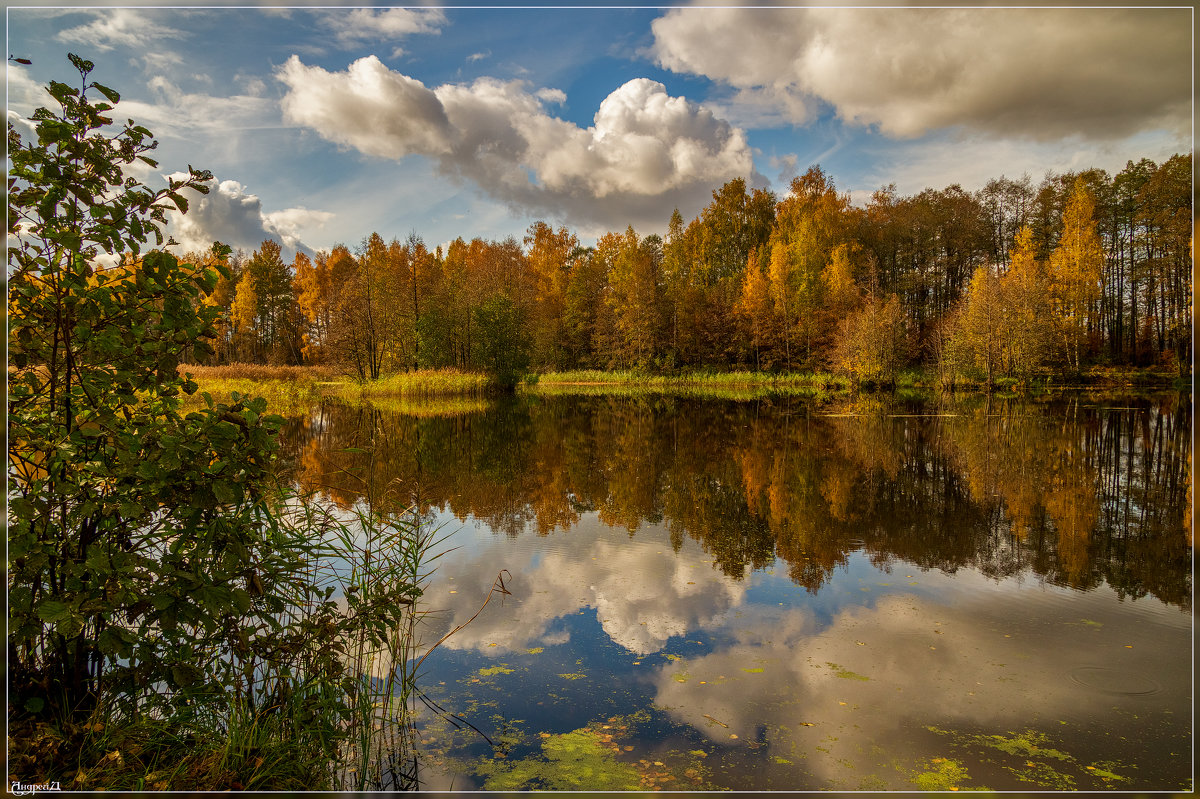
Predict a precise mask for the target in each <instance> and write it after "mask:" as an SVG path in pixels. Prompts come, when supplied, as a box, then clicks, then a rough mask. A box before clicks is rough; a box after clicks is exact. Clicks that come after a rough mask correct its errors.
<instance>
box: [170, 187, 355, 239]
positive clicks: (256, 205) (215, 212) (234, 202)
mask: <svg viewBox="0 0 1200 799" xmlns="http://www.w3.org/2000/svg"><path fill="white" fill-rule="evenodd" d="M172 177H175V178H180V177H183V176H182V175H180V174H175V175H173V176H172ZM187 199H188V205H189V207H188V212H187V214H179V213H178V212H172V213H171V214H169V215H168V219H169V221H170V225H169V226H168V232H169V233H170V234H171V236H173V237H174V238H175V240H176V241H177V242H179V245H180V251H181V252H207V251H208V249H209V248H210V247H211V246H212V243H213V242H214V241H220V242H222V243H224V244H228V245H229V246H230V247H233V248H234V249H235V250H237V249H243V250H246V251H247V252H249V251H251V250H256V249H258V247H259V246H260V245H261V244H262V243H263V241H265V240H267V239H273V240H275V241H278V242H280V243H281V244H282V245H283V247H284V256H285V257H287V258H290V257H291V256H292V255H294V254H295V253H296V252H297V251H304V252H310V251H311V249H310V248H309V247H308V246H306V245H305V244H304V242H303V241H302V237H303V236H304V235H306V234H308V233H311V232H313V231H315V230H316V229H319V228H320V227H321V226H323V225H324V224H325V223H326V222H328V221H329V220H330V219H332V218H333V214H331V213H329V212H327V211H312V210H309V209H307V208H302V207H297V208H287V209H283V210H280V211H269V212H267V211H264V210H263V207H262V201H261V200H260V199H259V198H258V196H257V195H254V194H250V193H249V192H248V191H247V190H246V187H245V186H243V185H242V184H241V183H238V182H237V181H236V180H224V181H218V180H216V179H214V180H213V181H212V182H211V183H210V184H209V193H208V194H206V195H199V194H195V193H189V194H188V195H187Z"/></svg>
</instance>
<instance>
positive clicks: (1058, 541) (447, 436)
mask: <svg viewBox="0 0 1200 799" xmlns="http://www.w3.org/2000/svg"><path fill="white" fill-rule="evenodd" d="M1191 426H1192V418H1191V404H1190V397H1188V396H1186V395H1174V394H1173V395H1162V396H1156V397H1154V398H1150V399H1147V398H1138V399H1128V398H1124V399H1121V400H1118V401H1098V400H1094V399H1090V398H1085V397H1070V398H1058V399H1053V400H1043V401H1031V400H1021V399H996V398H991V399H988V398H984V397H968V398H963V399H955V400H941V401H937V402H929V403H917V402H908V401H898V400H895V399H892V398H882V397H879V396H866V397H863V398H858V399H855V400H847V401H839V402H834V403H817V402H803V401H798V400H759V401H754V402H742V403H734V402H725V401H714V400H699V399H689V398H680V397H637V398H629V397H603V396H601V397H597V396H586V397H564V396H555V397H536V396H534V397H517V398H509V399H505V400H502V401H498V402H496V403H494V404H490V405H480V406H478V409H477V410H475V411H473V412H464V409H463V407H462V405H461V404H457V405H456V404H452V403H451V404H447V405H446V406H444V407H441V408H439V406H437V405H430V406H428V407H426V408H423V409H422V410H421V412H420V413H417V414H413V413H406V414H401V413H392V412H387V411H384V410H380V409H376V408H374V407H372V406H370V405H365V404H364V405H360V406H354V407H349V406H345V405H339V404H333V403H328V404H324V405H322V406H320V407H318V408H314V409H313V411H312V413H311V415H310V416H309V417H307V418H302V419H293V420H291V421H290V423H289V424H288V425H287V427H286V428H285V430H284V432H283V434H282V435H283V438H284V451H285V452H286V453H288V456H287V462H286V468H288V469H290V470H292V471H293V474H294V478H295V479H296V480H297V481H298V482H299V483H300V484H301V485H302V486H304V487H305V488H307V489H310V490H320V491H323V492H325V493H326V494H328V496H329V497H330V498H332V499H333V500H335V501H336V502H338V503H341V504H343V505H349V504H350V503H352V502H354V500H355V499H356V498H357V497H358V496H360V495H361V494H362V493H363V492H364V490H365V488H367V487H369V488H370V490H371V492H372V495H373V496H376V497H381V496H391V497H393V498H394V499H395V501H397V502H403V503H407V502H409V501H410V500H411V499H412V498H413V497H416V498H417V499H418V501H419V502H420V503H421V505H422V507H423V509H425V510H430V509H434V508H436V509H438V510H449V511H452V512H453V513H454V514H455V515H456V516H457V517H459V518H460V519H464V520H465V519H467V518H468V517H473V518H475V519H477V520H480V521H482V522H483V523H485V524H486V525H488V526H489V527H490V528H491V529H492V530H494V531H497V532H502V533H504V534H506V535H509V536H518V535H522V534H527V533H530V534H537V535H548V534H550V533H552V532H555V531H566V530H569V529H570V528H571V527H572V526H573V525H574V524H575V523H576V522H577V521H578V520H579V519H580V518H581V515H582V514H585V513H591V512H595V513H597V515H598V517H599V519H600V521H601V522H603V523H604V524H607V525H610V526H614V527H621V528H625V529H627V530H628V531H629V534H630V536H636V535H637V533H638V530H639V528H640V527H641V526H643V525H645V524H657V523H660V522H661V523H665V525H666V526H667V529H668V530H669V531H670V536H671V542H672V544H673V545H674V546H675V547H676V549H678V548H679V547H680V546H681V545H682V542H683V541H684V539H685V538H686V537H691V538H693V539H695V540H697V541H699V542H700V543H701V544H702V545H703V547H704V548H705V550H706V551H707V552H708V553H710V554H711V556H712V559H713V561H714V562H715V565H716V567H717V568H719V569H720V570H721V571H722V572H724V573H725V574H726V575H728V576H730V577H733V578H735V579H741V578H742V577H744V575H745V574H746V573H747V570H748V569H761V568H765V567H768V566H770V565H771V564H772V563H773V561H774V559H775V558H776V557H778V558H780V559H781V560H782V561H784V562H785V563H786V567H787V569H788V573H789V575H790V577H791V579H792V580H793V581H795V582H796V583H797V584H800V585H803V586H804V587H805V588H806V589H808V590H809V591H811V592H813V593H816V592H817V591H819V590H820V588H821V586H822V585H824V584H825V583H826V581H827V580H828V579H829V577H830V576H831V574H832V572H833V570H834V569H836V568H838V567H839V565H843V564H845V563H846V560H847V555H848V553H849V552H852V551H855V550H859V549H861V550H863V551H865V552H866V553H867V554H868V555H869V556H870V558H871V559H872V561H873V562H875V563H876V564H877V565H881V566H886V565H887V564H889V563H891V562H892V561H895V560H903V561H906V562H909V563H912V564H916V565H917V566H919V567H922V568H928V569H940V570H942V571H945V572H949V573H952V572H954V571H955V570H957V569H959V568H962V567H971V568H974V569H977V570H979V571H981V572H982V573H984V574H986V575H989V576H994V577H1003V576H1008V575H1015V574H1021V573H1026V572H1028V573H1032V574H1033V575H1036V576H1037V577H1039V578H1042V579H1046V580H1048V581H1050V582H1053V583H1057V584H1063V585H1069V586H1072V587H1075V588H1079V589H1087V588H1091V587H1094V586H1097V585H1099V584H1101V583H1103V582H1107V583H1108V584H1109V585H1111V586H1113V588H1114V589H1115V590H1116V591H1117V592H1118V593H1119V594H1120V595H1121V596H1123V597H1124V596H1133V597H1139V596H1143V595H1147V594H1149V595H1153V596H1156V597H1158V598H1159V599H1161V600H1163V601H1164V602H1168V603H1171V604H1173V605H1176V606H1179V607H1182V608H1188V607H1189V604H1190V596H1191V576H1190V526H1189V525H1188V522H1189V520H1190V507H1189V503H1190V493H1189V491H1188V488H1189V484H1190V469H1191V446H1192V435H1191Z"/></svg>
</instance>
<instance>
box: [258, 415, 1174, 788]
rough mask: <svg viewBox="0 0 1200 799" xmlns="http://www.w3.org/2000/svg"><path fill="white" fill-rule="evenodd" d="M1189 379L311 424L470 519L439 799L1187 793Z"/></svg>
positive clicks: (459, 542) (356, 482)
mask: <svg viewBox="0 0 1200 799" xmlns="http://www.w3.org/2000/svg"><path fill="white" fill-rule="evenodd" d="M1192 439H1193V432H1192V412H1191V397H1190V395H1177V394H1169V395H1160V396H1159V395H1156V396H1153V397H1149V398H1146V397H1140V398H1128V397H1122V398H1115V399H1113V398H1108V399H1105V398H1096V397H1091V396H1072V397H1057V398H1053V399H1042V400H1028V399H1026V400H1020V399H990V400H989V399H987V398H985V397H981V396H974V397H966V398H960V399H956V400H943V401H932V400H931V401H928V402H921V401H916V400H911V401H909V400H896V399H891V398H881V397H879V396H873V395H868V396H865V397H861V398H858V399H841V400H836V399H835V400H819V401H818V400H804V399H771V400H755V401H743V402H736V401H718V400H711V399H696V398H690V397H684V396H663V395H647V396H636V395H635V396H606V395H601V394H593V395H589V394H563V395H549V394H544V395H543V394H534V395H522V396H518V397H515V398H506V399H501V400H496V401H482V400H470V399H454V400H443V401H431V402H429V403H425V404H419V405H406V406H404V407H403V408H398V409H391V410H385V409H380V408H374V407H371V406H369V405H362V406H357V407H351V406H344V405H337V404H326V405H322V406H321V407H318V408H314V409H313V410H312V412H311V414H310V415H308V416H307V417H304V418H297V419H292V420H289V422H288V423H287V425H286V427H285V429H284V431H283V434H282V441H283V454H284V459H285V461H286V466H287V468H289V469H290V470H291V471H292V473H293V474H294V475H295V479H296V480H298V481H299V482H300V483H301V484H303V485H306V486H308V487H310V488H315V489H318V488H319V489H320V490H321V491H323V492H324V493H325V494H326V495H327V496H328V497H330V498H331V499H333V500H335V501H337V502H339V503H341V504H343V505H348V504H350V503H353V502H355V501H356V500H357V498H358V497H360V496H361V495H362V494H363V493H364V492H369V493H370V494H371V495H372V497H373V498H374V500H375V501H380V502H393V503H404V502H407V501H408V500H409V499H410V498H412V497H416V498H417V499H418V500H419V505H420V508H421V511H422V514H423V523H425V524H431V525H436V526H439V527H440V529H441V530H442V532H444V533H445V534H447V535H448V537H447V539H446V541H445V542H444V544H443V545H442V547H441V549H442V550H443V551H445V553H446V554H444V555H443V556H442V557H441V558H440V559H439V560H437V561H436V562H435V564H434V565H435V566H436V571H435V572H434V573H433V576H432V577H431V578H430V581H429V584H428V586H427V591H426V596H425V599H424V602H425V606H426V609H427V610H429V611H431V613H430V615H429V616H428V618H427V619H426V623H425V630H424V632H423V638H424V640H425V641H426V643H428V644H431V643H433V642H434V641H437V640H438V639H439V638H440V637H441V636H442V635H443V634H444V633H446V632H447V631H449V630H451V629H453V628H454V627H456V626H458V625H460V624H463V623H465V622H467V621H468V620H469V619H470V618H471V617H472V616H473V615H475V614H476V613H477V612H478V611H479V610H480V608H481V606H483V605H484V601H485V599H486V598H487V595H488V591H489V589H491V587H492V586H493V583H494V581H495V580H496V579H497V577H498V576H502V579H503V584H504V586H505V588H506V589H507V590H508V591H509V592H510V593H509V595H507V596H501V595H499V594H496V595H493V597H492V599H491V601H490V602H488V604H487V605H486V607H484V608H483V610H482V612H480V613H479V615H478V617H477V618H475V620H474V621H473V622H471V623H470V624H468V625H467V626H466V627H465V628H464V629H462V630H460V631H459V632H457V633H455V634H454V635H453V636H451V637H450V638H449V639H448V640H447V641H446V642H445V643H444V644H442V645H441V646H440V647H439V648H437V649H436V650H435V651H434V652H433V653H432V654H431V655H430V656H429V657H428V659H427V660H426V661H425V662H424V664H423V665H422V668H421V674H420V677H419V680H418V688H419V689H420V691H421V692H422V694H423V697H424V699H423V701H422V702H419V703H418V704H417V706H416V707H417V717H416V726H417V731H418V734H419V745H418V746H419V753H420V758H421V761H420V762H421V780H422V786H421V787H423V788H425V789H429V790H445V789H455V790H467V789H473V788H484V789H494V790H509V789H532V788H540V789H597V790H615V789H656V788H661V789H664V790H670V789H674V790H695V789H710V790H711V789H742V790H821V789H831V790H857V789H862V790H875V789H897V790H949V789H959V788H961V789H963V790H966V789H970V788H989V789H992V790H1021V791H1036V790H1048V789H1059V790H1061V789H1074V790H1106V789H1113V790H1188V789H1189V788H1190V785H1191V783H1190V778H1191V768H1192V747H1193V738H1192V729H1191V718H1192V701H1193V697H1192V689H1191V685H1192V681H1191V672H1192V645H1191V642H1192V605H1191V598H1192V571H1191V565H1192V557H1193V554H1192V553H1193V549H1192V529H1191V523H1190V518H1191V512H1190V503H1191V497H1190V492H1189V486H1190V483H1191V475H1192V471H1191V469H1192V465H1191V458H1192Z"/></svg>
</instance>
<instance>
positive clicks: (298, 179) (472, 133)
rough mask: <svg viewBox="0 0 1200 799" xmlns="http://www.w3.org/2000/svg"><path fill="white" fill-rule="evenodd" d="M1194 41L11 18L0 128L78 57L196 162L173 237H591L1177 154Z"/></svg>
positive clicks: (268, 17) (549, 16) (841, 22)
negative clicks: (569, 232)
mask: <svg viewBox="0 0 1200 799" xmlns="http://www.w3.org/2000/svg"><path fill="white" fill-rule="evenodd" d="M1191 35H1192V10H1191V9H1190V8H1174V9H1156V10H1142V9H1104V8H1054V9H1051V8H1023V9H1005V8H982V7H979V8H960V9H944V8H942V9H917V8H869V7H860V8H810V9H804V8H700V7H695V8H675V9H668V8H620V9H615V8H608V9H582V8H561V7H560V8H451V7H446V8H315V7H312V8H303V7H289V8H267V7H262V8H220V7H211V8H194V7H192V8H183V7H155V8H150V7H143V8H138V7H123V8H115V7H114V8H99V7H86V8H73V9H69V8H57V9H51V8H34V7H30V8H20V7H12V6H10V7H9V8H8V51H9V53H10V54H12V55H15V56H19V57H23V58H29V59H31V60H32V61H33V63H32V65H31V66H28V67H24V66H15V65H11V64H10V65H9V67H8V74H7V77H8V115H9V119H10V121H12V122H14V123H15V124H16V125H17V127H18V129H25V127H26V126H25V124H24V123H23V122H22V119H23V118H26V117H28V115H29V114H30V113H31V112H32V110H33V109H34V108H35V107H36V106H37V105H40V104H42V103H43V102H45V99H44V95H43V94H42V93H41V90H40V88H39V87H40V86H41V85H44V84H45V83H46V82H47V81H48V80H50V79H58V80H66V81H69V80H70V77H71V70H70V65H69V63H68V62H67V60H66V53H67V52H68V51H72V52H76V53H78V54H80V55H82V56H84V57H85V58H88V59H90V60H92V61H94V62H95V63H96V65H97V66H96V71H95V72H94V73H93V79H95V80H98V81H100V82H101V83H104V84H106V85H108V86H111V87H113V88H115V89H117V90H118V91H120V92H121V94H122V103H121V105H120V106H119V107H118V112H117V113H118V115H119V116H127V117H132V118H134V119H136V120H137V121H138V122H139V123H142V124H145V125H146V126H147V127H149V128H150V129H151V130H152V131H154V133H155V134H156V136H157V137H158V139H159V141H160V151H159V159H160V162H161V163H162V166H163V170H164V173H165V172H172V171H177V170H182V169H184V168H185V167H186V165H187V164H193V165H195V166H197V167H202V168H206V169H209V170H211V171H212V172H213V173H214V175H215V178H216V182H217V185H216V186H214V190H213V192H212V193H211V194H210V195H209V196H208V197H207V198H205V200H203V201H202V202H198V203H196V204H195V205H194V207H193V211H192V213H189V214H188V216H187V217H186V218H184V219H182V220H176V221H175V223H174V226H175V227H174V231H175V235H176V238H178V239H179V240H180V241H181V242H182V243H183V244H184V245H185V247H194V248H197V249H199V248H204V247H205V242H208V241H211V240H213V239H220V240H221V241H224V242H226V243H229V244H232V245H233V246H235V247H241V248H244V249H246V250H247V251H249V250H251V249H253V248H255V247H257V246H258V244H259V243H260V242H261V241H262V240H263V239H264V238H267V237H271V238H276V239H278V240H281V241H282V242H283V243H284V245H285V246H286V247H287V249H288V250H289V251H295V250H296V249H307V250H318V249H328V248H330V247H332V246H333V245H335V244H338V243H345V244H348V245H350V246H351V247H353V246H354V245H356V244H357V243H358V242H360V241H361V240H362V239H363V238H365V237H366V236H368V235H369V234H371V233H372V232H379V233H380V234H382V235H383V236H384V237H385V238H387V239H391V238H393V237H396V238H401V239H403V238H404V237H406V236H407V235H408V234H409V233H411V232H416V233H417V234H419V235H420V236H422V237H423V238H424V239H425V241H426V242H427V243H429V244H430V245H431V246H434V245H438V244H442V243H445V242H447V241H450V240H451V239H453V238H455V237H457V236H460V235H461V236H463V237H465V238H471V237H473V236H482V237H485V238H504V237H506V236H510V235H512V236H516V237H517V238H518V239H519V238H521V236H522V235H523V233H524V231H525V229H526V228H527V227H528V226H529V224H530V223H531V222H533V221H534V220H537V219H545V220H548V221H550V222H552V223H554V224H565V225H567V226H569V227H571V228H572V229H573V230H575V231H577V232H578V233H579V234H580V236H581V238H582V239H584V240H585V241H591V240H593V239H594V238H595V237H597V236H598V235H600V234H601V233H603V232H605V231H608V230H623V229H624V228H625V226H626V225H633V226H634V227H635V228H636V229H637V230H638V231H639V232H640V233H643V234H646V233H651V232H663V231H664V230H665V228H666V224H667V221H668V219H669V217H670V214H671V211H672V209H673V208H676V207H678V208H679V209H680V211H681V212H682V213H683V214H684V216H685V218H691V217H692V216H694V215H695V214H696V213H697V212H698V211H699V210H700V208H701V207H703V205H704V204H705V203H706V202H707V201H708V200H709V199H710V197H711V192H712V190H713V189H715V188H718V187H719V186H720V185H722V184H723V183H724V182H725V181H727V180H729V179H732V178H734V177H745V178H747V179H749V180H750V182H751V183H752V184H754V185H757V186H763V187H768V188H771V189H772V190H774V191H775V192H776V193H777V194H779V195H780V196H782V195H783V194H785V193H786V191H787V186H788V183H789V181H790V179H791V178H792V177H793V176H795V175H796V174H799V173H803V172H804V171H805V170H806V169H807V168H808V166H809V165H811V164H814V163H817V164H820V165H821V166H822V168H824V169H825V171H826V172H827V173H829V174H830V175H831V176H832V177H833V179H834V181H835V182H836V184H837V186H838V188H839V189H840V190H841V191H845V192H849V193H850V194H851V197H852V198H854V199H855V200H856V201H858V202H865V201H866V200H867V198H869V196H870V193H871V192H872V191H873V190H875V189H877V188H879V187H880V186H882V185H885V184H888V183H895V184H896V185H897V188H898V189H899V191H900V192H902V193H905V194H909V193H916V192H919V191H921V190H922V189H924V188H926V187H931V188H939V189H940V188H944V187H945V186H947V185H950V184H952V183H959V184H961V185H962V186H963V187H964V188H966V189H968V190H974V189H978V188H980V187H982V185H983V184H984V183H985V182H986V181H987V180H988V179H990V178H994V177H999V176H1001V175H1007V176H1009V177H1019V176H1020V175H1022V174H1029V175H1030V177H1032V178H1033V180H1034V181H1035V182H1036V181H1038V180H1040V179H1041V178H1042V177H1043V176H1044V175H1045V174H1046V173H1047V172H1050V171H1054V172H1061V171H1065V170H1069V169H1081V168H1086V167H1090V166H1098V167H1102V168H1105V169H1108V170H1110V171H1113V172H1115V171H1117V170H1119V169H1120V168H1121V167H1122V166H1123V165H1124V164H1125V162H1126V161H1127V160H1129V159H1138V158H1141V157H1149V158H1152V159H1154V160H1162V159H1164V158H1166V157H1168V156H1170V155H1171V154H1173V153H1175V152H1186V151H1189V150H1190V147H1191V140H1192V130H1191V124H1192V123H1191V117H1192V67H1191V49H1192V41H1191ZM141 177H142V178H143V179H144V180H146V181H147V182H148V183H151V184H152V185H153V184H154V183H155V182H158V181H161V180H162V179H163V178H162V177H161V176H159V175H154V174H149V173H147V174H144V175H142V176H141Z"/></svg>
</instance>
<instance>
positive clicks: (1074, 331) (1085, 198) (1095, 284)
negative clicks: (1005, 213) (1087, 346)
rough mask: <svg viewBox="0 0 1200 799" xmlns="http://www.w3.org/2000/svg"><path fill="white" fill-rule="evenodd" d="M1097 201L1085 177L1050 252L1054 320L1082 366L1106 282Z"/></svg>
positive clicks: (1074, 362)
mask: <svg viewBox="0 0 1200 799" xmlns="http://www.w3.org/2000/svg"><path fill="white" fill-rule="evenodd" d="M1095 208H1096V203H1095V201H1094V200H1093V199H1092V195H1091V192H1090V191H1088V188H1087V184H1086V183H1085V182H1084V180H1083V179H1082V178H1080V179H1079V180H1076V181H1075V187H1074V189H1073V190H1072V192H1071V196H1070V198H1068V200H1067V206H1066V208H1065V209H1064V210H1063V231H1062V237H1061V238H1060V239H1059V242H1058V246H1057V247H1056V248H1055V249H1054V252H1053V253H1051V255H1050V297H1051V300H1052V302H1053V305H1054V322H1055V327H1056V329H1057V333H1058V338H1059V340H1060V342H1061V343H1062V347H1063V353H1064V355H1065V357H1066V359H1067V363H1068V364H1069V365H1070V366H1073V367H1075V368H1076V369H1078V368H1079V364H1080V352H1081V350H1082V348H1083V343H1084V342H1085V341H1086V338H1087V333H1088V330H1089V329H1090V328H1091V327H1093V326H1094V325H1095V323H1096V311H1097V309H1098V307H1099V302H1100V295H1101V288H1102V281H1103V279H1104V248H1103V246H1102V245H1101V243H1100V234H1099V233H1098V232H1097V231H1096V220H1095Z"/></svg>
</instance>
